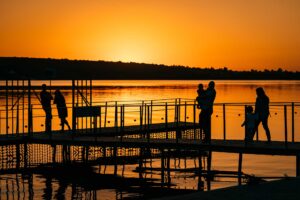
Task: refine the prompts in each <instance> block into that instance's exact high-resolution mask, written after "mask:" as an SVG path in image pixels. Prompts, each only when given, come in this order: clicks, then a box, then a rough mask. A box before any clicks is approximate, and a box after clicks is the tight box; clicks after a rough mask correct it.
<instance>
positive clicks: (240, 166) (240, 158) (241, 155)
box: [238, 153, 243, 185]
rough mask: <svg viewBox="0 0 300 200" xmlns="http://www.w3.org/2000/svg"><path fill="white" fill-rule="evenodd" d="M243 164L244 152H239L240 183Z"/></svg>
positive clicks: (240, 182)
mask: <svg viewBox="0 0 300 200" xmlns="http://www.w3.org/2000/svg"><path fill="white" fill-rule="evenodd" d="M242 164H243V154H242V153H239V165H238V183H239V185H242Z"/></svg>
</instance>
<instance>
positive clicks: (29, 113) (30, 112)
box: [28, 79, 32, 137]
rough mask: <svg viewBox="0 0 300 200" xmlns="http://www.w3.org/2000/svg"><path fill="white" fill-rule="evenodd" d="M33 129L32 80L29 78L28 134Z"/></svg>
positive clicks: (29, 134)
mask: <svg viewBox="0 0 300 200" xmlns="http://www.w3.org/2000/svg"><path fill="white" fill-rule="evenodd" d="M31 129H32V106H31V80H30V79H29V80H28V136H29V137H30V136H31Z"/></svg>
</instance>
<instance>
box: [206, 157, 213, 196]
mask: <svg viewBox="0 0 300 200" xmlns="http://www.w3.org/2000/svg"><path fill="white" fill-rule="evenodd" d="M211 159H212V152H211V151H209V152H208V157H207V190H208V191H210V186H211V185H210V183H211V178H212V177H211V175H212V174H211Z"/></svg>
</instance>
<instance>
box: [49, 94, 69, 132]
mask: <svg viewBox="0 0 300 200" xmlns="http://www.w3.org/2000/svg"><path fill="white" fill-rule="evenodd" d="M54 95H55V96H54V102H53V103H54V104H56V108H57V113H58V117H59V118H60V125H61V130H62V131H64V128H65V124H66V125H67V127H68V128H69V130H71V127H70V125H69V123H68V121H67V120H66V118H67V117H68V109H67V106H66V100H65V97H64V96H63V95H62V93H61V92H60V90H56V91H55V93H54Z"/></svg>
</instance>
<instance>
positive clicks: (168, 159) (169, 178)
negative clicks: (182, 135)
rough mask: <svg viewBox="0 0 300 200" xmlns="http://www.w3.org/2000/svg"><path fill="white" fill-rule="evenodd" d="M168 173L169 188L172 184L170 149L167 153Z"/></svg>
mask: <svg viewBox="0 0 300 200" xmlns="http://www.w3.org/2000/svg"><path fill="white" fill-rule="evenodd" d="M167 174H168V188H170V186H171V169H170V149H168V154H167Z"/></svg>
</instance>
